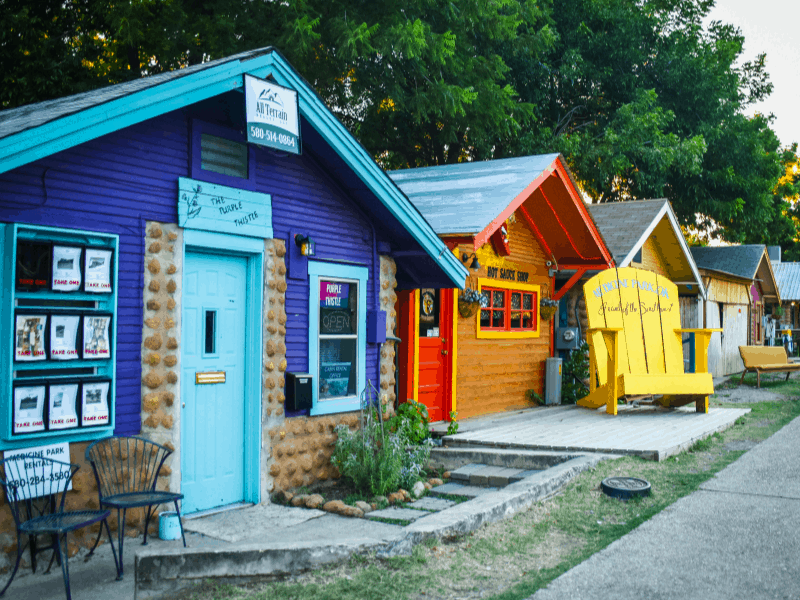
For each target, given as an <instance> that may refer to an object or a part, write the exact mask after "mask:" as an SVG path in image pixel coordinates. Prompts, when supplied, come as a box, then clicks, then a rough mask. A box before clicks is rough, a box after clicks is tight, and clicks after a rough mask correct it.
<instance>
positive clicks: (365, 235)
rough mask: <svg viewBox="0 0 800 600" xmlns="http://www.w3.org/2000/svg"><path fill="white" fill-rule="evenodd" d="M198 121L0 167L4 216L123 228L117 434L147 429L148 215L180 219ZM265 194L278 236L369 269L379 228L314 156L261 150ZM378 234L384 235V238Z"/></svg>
mask: <svg viewBox="0 0 800 600" xmlns="http://www.w3.org/2000/svg"><path fill="white" fill-rule="evenodd" d="M189 136H190V123H189V120H188V118H187V117H186V116H185V115H184V113H183V112H181V111H176V112H173V113H168V114H166V115H162V116H160V117H157V118H154V119H151V120H149V121H146V122H144V123H140V124H138V125H135V126H132V127H129V128H127V129H124V130H121V131H118V132H115V133H112V134H109V135H106V136H103V137H101V138H99V139H97V140H93V141H91V142H87V143H85V144H81V145H80V146H77V147H75V148H72V149H69V150H65V151H63V152H60V153H58V154H55V155H53V156H50V157H48V158H45V159H42V160H39V161H36V162H34V163H31V164H29V165H25V166H22V167H19V168H17V169H14V170H12V171H10V172H8V173H4V174H2V175H0V220H2V221H4V222H23V223H31V224H35V225H48V226H54V227H65V228H76V229H85V230H90V231H98V232H105V233H115V234H118V235H119V236H120V252H119V256H118V257H117V260H118V261H119V269H120V274H119V282H118V292H119V296H118V311H119V312H118V318H117V320H118V323H117V406H116V410H117V416H116V423H117V429H116V431H117V433H120V434H129V433H137V432H139V431H140V427H141V416H140V415H141V412H140V411H141V398H140V396H141V392H140V390H141V383H140V382H141V377H142V364H141V342H142V339H141V337H142V320H143V314H142V313H143V301H142V294H143V290H142V286H143V281H144V276H143V271H144V250H145V241H144V234H145V232H144V226H145V222H146V221H160V222H166V223H176V222H177V207H176V205H177V195H178V177H190V176H191V165H190V137H189ZM256 160H257V166H256V183H257V190H258V191H259V192H263V193H267V194H270V195H271V196H272V206H273V227H274V232H275V237H276V238H283V239H287V238H288V233H289V229H290V228H291V229H299V230H302V231H303V232H304V233H308V234H310V235H311V237H313V238H314V239H315V241H316V242H317V258H318V259H319V260H340V261H348V262H355V263H360V264H363V265H364V266H367V267H369V268H370V281H369V285H368V290H367V293H368V296H367V297H368V300H367V306H366V307H362V309H363V310H366V309H367V308H371V307H373V300H372V299H373V298H374V293H375V289H374V281H375V279H376V277H374V276H373V273H372V228H371V227H370V225H369V223H368V222H367V221H366V219H364V218H363V217H362V216H361V215H360V214H359V213H358V211H357V210H356V209H355V208H354V206H353V205H352V204H351V202H350V200H349V199H348V198H347V196H346V194H344V193H343V192H342V191H341V190H340V189H339V188H338V187H337V186H336V184H335V183H334V182H333V181H332V180H331V179H330V178H329V177H328V176H327V175H326V174H325V173H324V172H323V171H322V169H321V168H320V167H319V166H318V165H317V163H316V162H315V161H314V160H313V159H312V158H310V157H308V156H305V155H303V156H294V155H288V156H279V155H278V154H277V153H273V152H270V151H267V150H264V149H260V148H259V149H257V150H256ZM378 241H380V238H379V239H378ZM286 311H287V316H288V322H287V339H286V345H287V362H288V363H289V367H288V368H289V370H290V371H305V370H307V369H308V367H309V365H308V340H307V336H308V284H307V283H301V282H297V281H295V280H291V279H290V280H288V289H287V293H286ZM366 366H367V377H368V378H371V379H372V380H373V381H374V382H376V384H377V381H378V348H377V346H374V345H368V346H367V365H366Z"/></svg>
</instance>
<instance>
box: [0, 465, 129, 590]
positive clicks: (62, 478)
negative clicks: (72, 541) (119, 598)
mask: <svg viewBox="0 0 800 600" xmlns="http://www.w3.org/2000/svg"><path fill="white" fill-rule="evenodd" d="M0 464H2V471H3V472H2V478H0V483H1V484H2V486H3V492H4V493H5V497H6V502H7V503H8V505H9V507H10V508H11V515H12V516H13V517H14V525H15V528H16V532H17V562H16V563H15V564H14V570H13V571H12V572H11V577H9V579H8V582H7V583H6V585H5V587H4V588H3V589H2V590H0V596H2V595H3V594H5V593H6V590H7V589H8V587H9V586H10V585H11V582H12V581H13V580H14V576H15V575H16V574H17V570H18V569H19V563H20V560H21V559H22V554H23V552H24V551H25V548H26V547H28V546H30V553H31V569H32V570H33V572H34V573H35V572H36V555H37V554H39V553H40V552H44V551H47V550H50V549H52V550H53V555H52V557H51V558H50V564H49V565H48V566H47V570H48V571H49V570H50V567H51V566H52V565H53V559H56V560H58V564H59V565H61V574H62V575H63V577H64V587H65V589H66V591H67V600H71V599H72V594H71V592H70V587H69V565H68V563H67V559H68V555H67V550H68V547H67V534H68V533H70V532H71V531H75V530H77V529H82V528H83V527H87V526H89V525H93V524H95V523H101V526H100V535H102V533H103V527H105V530H106V533H107V534H108V541H109V542H110V543H111V552H112V553H113V555H114V564H115V566H116V568H117V579H120V578H121V577H122V570H121V569H122V562H121V561H118V560H117V553H116V550H114V542H113V541H112V538H111V530H110V529H109V527H108V521H107V520H106V519H107V518H108V516H109V515H110V514H111V511H110V510H77V511H67V510H64V501H65V500H66V496H67V489H68V488H69V484H70V482H71V481H72V477H73V476H74V475H75V473H76V472H77V471H78V469H79V468H80V467H79V465H76V464H72V463H66V462H61V461H58V460H53V459H51V458H40V457H29V456H13V457H10V458H6V459H5V460H3V461H2V463H0ZM37 536H48V537H49V538H50V540H51V544H50V545H49V546H45V547H42V548H37V543H36V538H37ZM26 537H27V542H24V543H23V539H24V538H26ZM99 539H100V537H99V536H98V540H99ZM62 543H63V545H64V549H63V550H62V549H61V544H62ZM95 545H96V544H95Z"/></svg>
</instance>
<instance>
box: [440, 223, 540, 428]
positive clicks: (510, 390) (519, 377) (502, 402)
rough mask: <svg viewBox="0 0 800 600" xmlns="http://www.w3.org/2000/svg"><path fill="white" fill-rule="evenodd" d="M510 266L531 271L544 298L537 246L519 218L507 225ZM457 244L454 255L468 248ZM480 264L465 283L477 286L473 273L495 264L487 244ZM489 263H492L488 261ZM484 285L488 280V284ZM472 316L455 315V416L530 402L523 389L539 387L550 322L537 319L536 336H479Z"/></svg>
mask: <svg viewBox="0 0 800 600" xmlns="http://www.w3.org/2000/svg"><path fill="white" fill-rule="evenodd" d="M509 250H510V255H509V256H508V257H507V261H508V263H507V265H508V267H509V268H516V269H518V270H521V271H526V272H528V273H529V274H530V279H529V281H528V283H531V284H535V285H539V286H541V293H542V296H543V297H549V296H550V295H551V294H550V289H549V286H550V280H549V278H548V277H547V267H546V266H545V262H546V261H547V260H548V258H547V257H546V256H545V255H544V252H543V251H542V248H541V246H540V245H539V243H538V242H537V241H536V239H535V238H534V237H533V235H532V234H531V232H530V230H529V229H528V227H527V225H524V224H523V223H522V222H521V221H518V222H516V223H512V224H510V226H509ZM469 251H470V250H469V248H468V247H467V246H462V247H459V249H458V255H459V256H460V255H461V254H462V253H463V252H467V253H469ZM478 256H479V259H480V263H481V269H480V271H478V273H477V275H473V276H471V277H470V278H469V279H468V281H467V284H468V286H469V287H471V288H473V289H477V285H478V278H479V277H486V267H487V266H494V265H496V264H499V263H498V262H497V261H499V259H498V257H497V256H496V254H495V253H494V251H493V250H492V249H491V243H490V244H486V245H484V246H483V247H482V248H481V249H480V251H479V252H478ZM493 263H494V264H493ZM487 285H489V284H488V283H487ZM475 320H476V319H475V317H471V318H468V319H465V318H463V317H460V316H459V317H458V352H457V365H456V402H457V410H458V417H459V418H460V419H462V418H466V417H472V416H476V415H482V414H489V413H495V412H502V411H506V410H513V409H517V408H523V407H525V406H530V403H529V402H528V400H527V397H526V392H527V391H528V390H533V391H535V392H536V393H537V394H542V393H543V391H544V361H545V359H546V358H547V357H548V356H549V355H550V327H551V326H552V321H542V322H541V324H540V333H539V337H538V338H529V339H478V338H477V336H476V331H477V325H476V323H475Z"/></svg>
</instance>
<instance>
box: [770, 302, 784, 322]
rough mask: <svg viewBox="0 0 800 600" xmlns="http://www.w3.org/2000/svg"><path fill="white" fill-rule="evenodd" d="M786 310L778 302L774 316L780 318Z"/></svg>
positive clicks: (773, 310)
mask: <svg viewBox="0 0 800 600" xmlns="http://www.w3.org/2000/svg"><path fill="white" fill-rule="evenodd" d="M785 312H786V310H785V309H784V308H783V307H782V306H781V305H780V304H778V305H776V306H774V307H773V309H772V316H773V317H775V318H776V319H780V318H781V317H782V316H783V313H785Z"/></svg>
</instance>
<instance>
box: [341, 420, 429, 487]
mask: <svg viewBox="0 0 800 600" xmlns="http://www.w3.org/2000/svg"><path fill="white" fill-rule="evenodd" d="M423 408H424V407H423ZM415 422H416V420H415V419H399V420H397V421H396V422H395V430H394V431H392V430H391V429H392V428H391V427H390V428H389V431H388V432H384V430H383V428H382V427H381V424H380V418H379V416H378V415H377V414H376V412H375V409H373V408H368V409H366V410H364V411H363V412H362V419H361V429H360V430H358V431H351V430H350V429H349V428H348V427H347V426H345V425H340V426H339V427H337V428H336V433H337V435H338V439H337V441H336V448H335V450H334V453H333V456H332V457H331V462H332V463H333V464H334V465H335V466H336V467H337V468H338V469H339V472H340V473H341V474H342V477H344V478H345V479H346V480H347V481H349V482H350V483H351V484H352V485H353V487H354V488H355V489H356V490H357V491H358V492H359V493H361V494H363V495H364V496H366V497H374V496H385V495H386V494H388V493H391V492H394V491H397V489H398V488H400V487H402V488H404V489H411V488H412V487H413V486H414V484H415V483H416V482H417V481H419V480H420V479H422V478H423V477H424V475H425V467H426V465H427V464H428V459H429V458H430V453H431V447H432V446H433V440H431V439H430V437H425V438H424V439H423V440H422V441H421V443H418V444H414V443H412V440H411V438H412V431H411V429H410V427H411V425H412V424H413V423H415ZM425 423H426V427H425V431H426V433H427V411H425ZM413 433H415V434H419V431H418V429H417V430H415V431H414V432H413Z"/></svg>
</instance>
